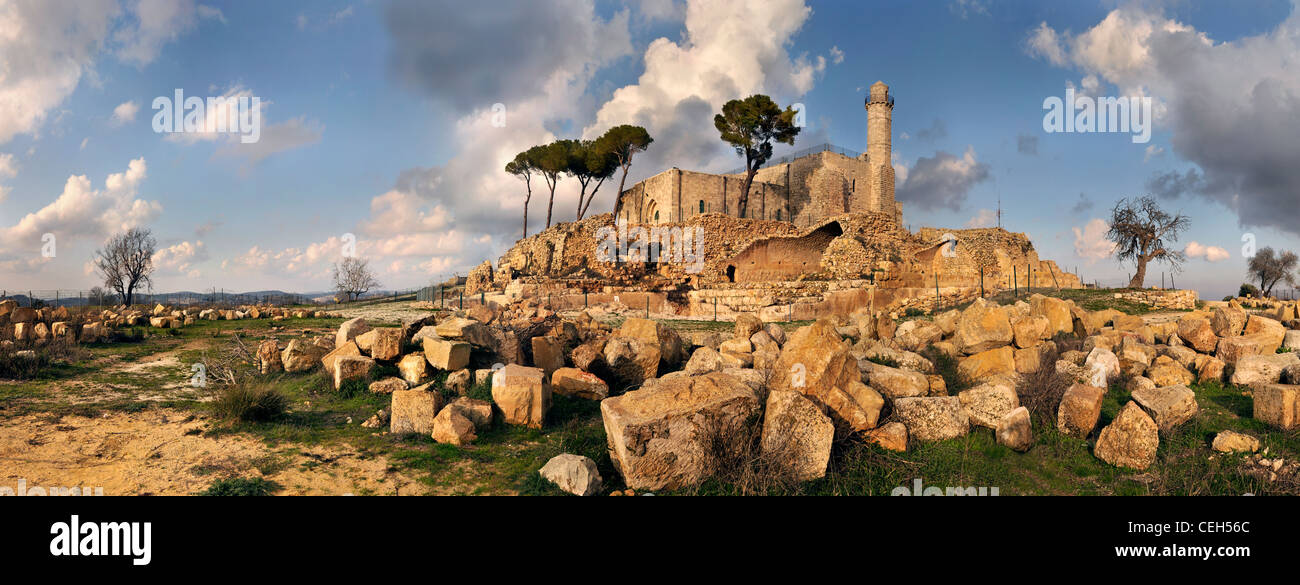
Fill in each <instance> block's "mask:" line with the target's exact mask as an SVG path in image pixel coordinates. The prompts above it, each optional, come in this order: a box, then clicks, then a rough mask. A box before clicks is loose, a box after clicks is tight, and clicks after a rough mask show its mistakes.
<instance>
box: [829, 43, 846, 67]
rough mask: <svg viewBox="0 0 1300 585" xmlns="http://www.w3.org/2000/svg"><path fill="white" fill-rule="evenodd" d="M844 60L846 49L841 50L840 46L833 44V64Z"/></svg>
mask: <svg viewBox="0 0 1300 585" xmlns="http://www.w3.org/2000/svg"><path fill="white" fill-rule="evenodd" d="M843 62H844V51H841V50H840V48H839V47H837V46H832V47H831V64H832V65H839V64H840V63H843Z"/></svg>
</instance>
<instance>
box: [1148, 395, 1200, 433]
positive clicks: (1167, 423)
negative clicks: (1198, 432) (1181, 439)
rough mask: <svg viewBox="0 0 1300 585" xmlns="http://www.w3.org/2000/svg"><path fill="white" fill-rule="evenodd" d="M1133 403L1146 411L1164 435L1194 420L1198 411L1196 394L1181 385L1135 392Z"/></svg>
mask: <svg viewBox="0 0 1300 585" xmlns="http://www.w3.org/2000/svg"><path fill="white" fill-rule="evenodd" d="M1133 401H1134V402H1136V403H1137V404H1138V406H1141V407H1142V410H1145V411H1146V413H1147V414H1148V415H1149V416H1150V417H1151V420H1153V421H1155V423H1156V426H1157V427H1159V428H1160V430H1161V431H1162V432H1164V433H1169V432H1170V431H1172V430H1173V429H1174V428H1175V427H1177V426H1178V425H1181V424H1183V423H1185V422H1187V421H1189V420H1192V417H1194V416H1196V411H1197V406H1196V394H1195V393H1194V392H1192V390H1191V389H1190V388H1188V387H1187V386H1183V385H1181V384H1180V385H1178V386H1166V387H1163V388H1140V389H1138V390H1134V391H1133Z"/></svg>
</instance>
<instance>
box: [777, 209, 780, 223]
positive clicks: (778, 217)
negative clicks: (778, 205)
mask: <svg viewBox="0 0 1300 585" xmlns="http://www.w3.org/2000/svg"><path fill="white" fill-rule="evenodd" d="M776 220H777V221H781V210H780V209H778V210H776Z"/></svg>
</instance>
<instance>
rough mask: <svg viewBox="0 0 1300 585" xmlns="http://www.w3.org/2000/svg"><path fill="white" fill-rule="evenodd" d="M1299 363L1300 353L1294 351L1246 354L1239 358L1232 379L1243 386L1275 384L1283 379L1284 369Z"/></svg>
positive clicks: (1234, 382)
mask: <svg viewBox="0 0 1300 585" xmlns="http://www.w3.org/2000/svg"><path fill="white" fill-rule="evenodd" d="M1297 365H1300V354H1296V353H1293V352H1292V353H1274V354H1269V355H1251V356H1245V357H1243V358H1241V359H1239V360H1237V366H1236V367H1235V368H1234V369H1233V371H1232V380H1231V381H1232V383H1233V384H1238V385H1241V386H1252V385H1255V384H1275V383H1277V382H1280V381H1281V380H1282V372H1283V371H1285V370H1286V369H1287V368H1288V367H1291V366H1297Z"/></svg>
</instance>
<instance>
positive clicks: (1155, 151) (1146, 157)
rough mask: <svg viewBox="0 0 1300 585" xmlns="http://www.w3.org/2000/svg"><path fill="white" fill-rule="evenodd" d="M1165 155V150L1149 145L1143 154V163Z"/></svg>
mask: <svg viewBox="0 0 1300 585" xmlns="http://www.w3.org/2000/svg"><path fill="white" fill-rule="evenodd" d="M1164 153H1165V149H1164V148H1162V147H1159V146H1156V145H1154V144H1149V145H1147V147H1146V150H1145V151H1143V153H1142V162H1148V161H1150V160H1151V159H1153V158H1156V157H1158V156H1161V155H1163V154H1164Z"/></svg>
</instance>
